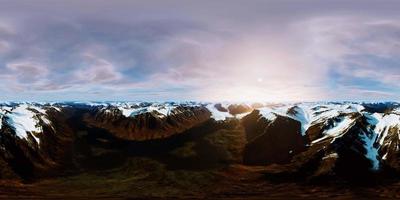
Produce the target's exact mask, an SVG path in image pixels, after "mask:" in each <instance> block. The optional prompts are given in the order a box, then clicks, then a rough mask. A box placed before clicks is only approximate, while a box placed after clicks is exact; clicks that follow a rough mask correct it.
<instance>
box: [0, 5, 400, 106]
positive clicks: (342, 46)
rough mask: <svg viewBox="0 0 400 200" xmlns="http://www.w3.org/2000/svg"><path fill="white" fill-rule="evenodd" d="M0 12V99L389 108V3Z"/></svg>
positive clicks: (396, 70)
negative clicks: (380, 104) (332, 103)
mask: <svg viewBox="0 0 400 200" xmlns="http://www.w3.org/2000/svg"><path fill="white" fill-rule="evenodd" d="M0 3H1V5H2V6H1V8H0V93H1V94H2V95H1V96H0V97H1V100H231V101H246V100H249V101H251V100H254V101H319V100H399V97H400V89H398V88H399V86H400V66H399V64H400V55H399V54H400V18H399V17H400V16H399V14H398V13H397V10H398V9H399V8H400V4H399V3H396V2H395V1H387V2H385V3H384V2H376V1H353V2H352V3H348V2H347V1H340V0H338V1H327V2H324V4H322V3H320V2H319V1H311V0H310V1H301V2H300V1H251V2H248V3H246V4H245V5H244V4H243V2H241V1H218V2H217V3H215V2H212V1H209V2H202V3H199V2H187V1H160V2H158V1H142V2H140V1H135V2H129V1H123V0H117V1H113V3H110V2H109V1H103V0H93V1H86V2H81V1H58V2H57V3H54V2H53V1H45V0H39V1H35V2H30V1H23V2H10V1H2V0H0ZM371 13H373V14H371Z"/></svg>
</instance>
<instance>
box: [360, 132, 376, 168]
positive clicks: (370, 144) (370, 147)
mask: <svg viewBox="0 0 400 200" xmlns="http://www.w3.org/2000/svg"><path fill="white" fill-rule="evenodd" d="M360 138H361V140H362V141H363V142H364V148H365V150H367V153H366V154H365V157H366V158H368V159H369V160H371V162H372V170H378V169H379V160H378V155H379V154H378V149H377V148H375V147H374V143H375V140H376V138H377V134H370V135H369V136H368V135H367V134H365V133H364V134H361V136H360Z"/></svg>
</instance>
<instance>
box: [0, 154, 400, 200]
mask: <svg viewBox="0 0 400 200" xmlns="http://www.w3.org/2000/svg"><path fill="white" fill-rule="evenodd" d="M136 161H137V162H135V163H136V164H133V163H129V164H127V165H125V166H124V167H123V168H121V169H114V170H109V171H108V170H103V171H101V172H92V173H83V174H80V175H75V176H67V177H63V178H57V179H46V180H42V181H39V182H35V183H33V184H29V183H21V182H18V181H12V182H11V181H6V180H4V181H2V182H1V183H0V197H1V198H4V199H11V198H14V199H52V198H68V199H70V198H97V199H98V198H115V199H120V198H134V199H135V198H140V199H142V198H149V199H152V198H155V199H157V198H170V199H193V198H194V199H196V198H207V199H210V198H211V199H288V198H289V199H301V198H307V199H308V198H324V199H326V198H329V199H365V198H368V199H380V198H381V199H388V198H389V199H394V198H400V182H398V183H393V184H390V185H384V186H374V187H371V186H368V187H365V186H364V187H362V186H355V185H349V184H344V183H341V184H339V183H337V184H333V183H331V184H323V185H317V184H307V183H296V182H292V183H277V182H273V181H268V180H266V179H265V177H264V175H263V173H262V172H263V168H262V167H247V166H242V165H233V166H230V167H227V168H225V167H224V168H220V169H216V170H201V171H190V170H168V169H166V168H165V166H163V165H162V164H160V163H157V162H155V161H152V160H148V159H138V160H136Z"/></svg>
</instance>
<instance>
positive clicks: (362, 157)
mask: <svg viewBox="0 0 400 200" xmlns="http://www.w3.org/2000/svg"><path fill="white" fill-rule="evenodd" d="M0 120H1V121H0V122H1V123H0V154H1V155H2V159H3V160H2V161H1V163H7V165H6V166H4V167H8V168H10V170H11V171H14V172H15V173H16V174H17V175H18V176H21V177H30V176H33V175H35V176H40V175H38V174H46V173H47V172H48V171H51V170H53V169H59V168H65V167H67V166H68V167H71V166H73V165H74V159H75V158H74V157H73V153H74V151H76V150H75V148H76V147H74V145H76V140H77V139H76V138H79V136H80V135H82V134H90V137H91V138H97V137H105V136H104V135H108V136H107V137H112V138H115V140H123V141H151V140H161V141H162V140H164V139H166V138H170V137H174V136H176V135H180V134H187V133H189V132H193V131H192V130H195V129H196V127H199V126H215V127H218V126H219V125H218V124H227V123H229V122H230V121H238V122H239V124H240V127H241V128H242V130H243V131H244V133H245V135H246V140H247V141H246V145H245V148H244V150H243V162H244V164H248V165H270V164H279V165H281V166H286V168H285V169H291V170H292V171H293V170H295V171H296V170H297V171H299V169H303V168H302V167H304V166H308V165H310V162H313V163H314V164H313V165H314V168H315V169H312V170H313V171H312V172H307V173H308V174H310V173H311V174H313V175H315V176H317V175H321V174H330V173H333V172H335V171H336V172H342V173H343V172H345V171H346V170H349V171H351V170H350V168H352V167H354V166H357V167H356V168H357V169H360V168H362V169H365V170H366V171H370V172H371V173H372V172H380V171H384V170H386V169H387V168H390V169H395V170H400V159H399V158H400V157H399V156H400V154H399V145H400V139H399V138H400V136H399V134H400V132H399V131H400V105H399V104H397V103H353V102H341V103H337V102H324V103H321V102H319V103H286V104H278V103H207V102H161V103H160V102H61V103H32V102H22V103H12V102H7V103H0ZM240 127H239V128H240ZM96 134H98V135H96ZM99 140H100V139H99ZM315 160H317V161H318V162H316V161H315ZM351 160H353V161H357V164H354V163H353V164H351V163H350V162H352V161H351ZM18 163H23V164H25V165H27V166H30V170H29V171H30V172H29V173H27V172H26V171H23V169H22V168H21V166H18ZM349 166H352V167H349ZM307 170H311V168H310V167H308V168H307ZM289 171H290V170H289ZM300 171H301V170H300ZM361 171H362V170H361Z"/></svg>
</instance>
